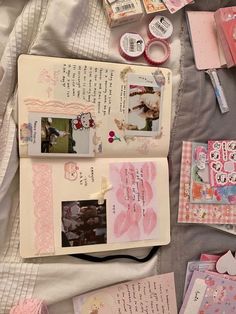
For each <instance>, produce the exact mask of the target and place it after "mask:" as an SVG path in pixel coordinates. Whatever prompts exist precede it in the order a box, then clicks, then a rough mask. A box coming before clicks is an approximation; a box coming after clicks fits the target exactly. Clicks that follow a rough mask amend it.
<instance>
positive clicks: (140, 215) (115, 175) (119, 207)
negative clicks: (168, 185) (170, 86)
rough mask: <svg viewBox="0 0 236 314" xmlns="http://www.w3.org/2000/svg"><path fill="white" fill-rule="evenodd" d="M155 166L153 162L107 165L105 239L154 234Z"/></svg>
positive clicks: (155, 226) (149, 237) (109, 241)
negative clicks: (108, 169)
mask: <svg viewBox="0 0 236 314" xmlns="http://www.w3.org/2000/svg"><path fill="white" fill-rule="evenodd" d="M156 177H157V169H156V165H155V163H154V162H137V163H129V162H124V163H114V164H111V165H110V182H111V184H112V186H113V188H112V190H111V191H110V192H109V194H108V198H109V204H110V206H109V207H110V208H111V210H110V211H109V212H108V213H107V216H108V226H109V228H108V243H114V242H129V241H138V240H141V239H142V240H145V239H153V238H156V237H157V234H158V200H157V182H156Z"/></svg>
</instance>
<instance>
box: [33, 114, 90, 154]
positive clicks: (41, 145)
mask: <svg viewBox="0 0 236 314" xmlns="http://www.w3.org/2000/svg"><path fill="white" fill-rule="evenodd" d="M29 122H30V124H31V125H32V141H31V142H29V144H28V153H29V155H30V156H40V155H45V154H47V156H75V157H76V156H79V157H92V156H94V149H93V136H94V132H95V130H94V129H95V121H94V119H93V117H92V115H91V113H90V112H88V113H81V114H79V115H77V116H76V115H61V114H49V113H35V112H30V113H29Z"/></svg>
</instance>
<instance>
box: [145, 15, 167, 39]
mask: <svg viewBox="0 0 236 314" xmlns="http://www.w3.org/2000/svg"><path fill="white" fill-rule="evenodd" d="M172 33H173V24H172V23H171V21H170V20H169V19H168V18H167V17H165V16H163V15H157V16H155V17H154V19H153V20H152V21H151V22H150V23H149V25H148V36H149V38H160V39H168V38H170V37H171V35H172Z"/></svg>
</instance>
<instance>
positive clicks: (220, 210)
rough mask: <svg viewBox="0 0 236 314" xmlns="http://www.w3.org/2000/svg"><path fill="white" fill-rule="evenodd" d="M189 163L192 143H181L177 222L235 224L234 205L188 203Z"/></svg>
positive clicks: (235, 207) (235, 213)
mask: <svg viewBox="0 0 236 314" xmlns="http://www.w3.org/2000/svg"><path fill="white" fill-rule="evenodd" d="M191 161H192V142H183V146H182V162H181V173H180V189H179V211H178V222H180V223H203V224H222V225H223V224H236V205H228V204H227V205H219V204H218V205H217V204H195V203H194V204H191V203H190V181H191Z"/></svg>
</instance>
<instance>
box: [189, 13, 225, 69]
mask: <svg viewBox="0 0 236 314" xmlns="http://www.w3.org/2000/svg"><path fill="white" fill-rule="evenodd" d="M187 21H188V28H189V35H190V38H191V43H192V47H193V52H194V59H195V64H196V68H197V69H198V70H207V69H213V68H215V69H218V68H221V67H222V66H224V65H225V64H226V61H225V58H224V54H223V51H222V47H221V45H220V42H219V39H218V37H217V32H216V25H215V19H214V12H211V11H187Z"/></svg>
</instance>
